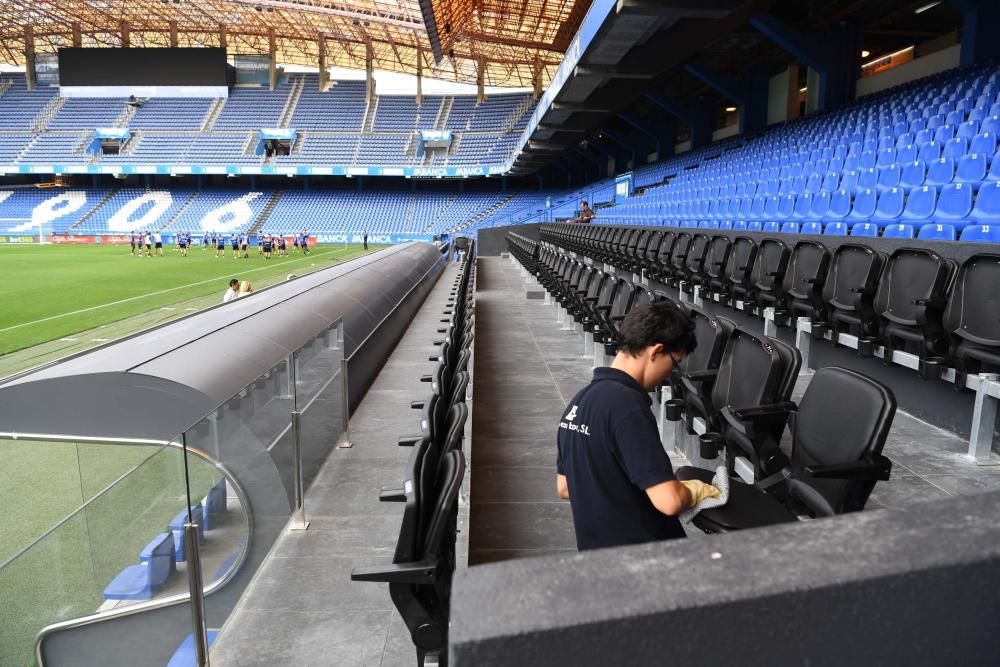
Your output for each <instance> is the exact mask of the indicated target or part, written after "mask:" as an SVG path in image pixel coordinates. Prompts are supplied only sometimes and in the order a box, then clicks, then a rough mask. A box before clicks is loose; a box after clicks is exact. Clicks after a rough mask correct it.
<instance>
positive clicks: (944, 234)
mask: <svg viewBox="0 0 1000 667" xmlns="http://www.w3.org/2000/svg"><path fill="white" fill-rule="evenodd" d="M917 238H918V239H925V240H928V241H954V240H955V228H954V227H953V226H952V225H924V226H923V227H921V228H920V231H919V232H918V233H917Z"/></svg>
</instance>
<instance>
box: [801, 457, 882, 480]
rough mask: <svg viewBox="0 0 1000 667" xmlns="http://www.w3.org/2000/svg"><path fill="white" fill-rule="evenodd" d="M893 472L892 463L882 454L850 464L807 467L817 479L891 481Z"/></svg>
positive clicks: (810, 473) (807, 471)
mask: <svg viewBox="0 0 1000 667" xmlns="http://www.w3.org/2000/svg"><path fill="white" fill-rule="evenodd" d="M891 472H892V461H890V460H889V459H887V458H886V457H884V456H882V455H881V454H880V455H878V456H876V457H875V458H874V459H861V460H860V461H851V462H850V463H835V464H833V465H826V466H806V473H808V474H809V475H812V476H813V477H815V478H816V479H855V480H882V481H885V480H887V479H889V474H890V473H891Z"/></svg>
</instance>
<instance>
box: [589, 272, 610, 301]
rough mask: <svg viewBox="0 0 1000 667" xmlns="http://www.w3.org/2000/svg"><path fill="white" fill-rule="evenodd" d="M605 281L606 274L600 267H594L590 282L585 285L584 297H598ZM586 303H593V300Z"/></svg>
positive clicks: (606, 278)
mask: <svg viewBox="0 0 1000 667" xmlns="http://www.w3.org/2000/svg"><path fill="white" fill-rule="evenodd" d="M607 281H608V274H606V273H604V271H601V270H600V269H594V276H593V277H592V278H591V279H590V284H589V285H587V294H586V297H587V298H588V299H590V298H593V297H600V295H601V291H602V288H603V287H604V284H605V283H606V282H607ZM587 303H595V302H590V301H588V302H587Z"/></svg>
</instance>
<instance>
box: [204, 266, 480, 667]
mask: <svg viewBox="0 0 1000 667" xmlns="http://www.w3.org/2000/svg"><path fill="white" fill-rule="evenodd" d="M457 272H458V268H457V265H452V266H449V267H448V268H447V269H446V270H445V272H444V274H443V275H442V276H441V278H440V279H439V281H438V284H437V285H436V286H435V287H434V289H433V290H432V291H431V293H430V295H429V296H428V297H427V300H426V302H425V303H424V305H423V307H422V308H421V309H420V311H419V312H418V313H417V316H416V317H415V318H414V320H413V322H412V324H411V325H410V327H409V329H408V330H407V332H406V334H405V335H404V336H403V339H402V340H401V341H400V343H399V345H398V346H397V347H396V349H395V351H394V352H393V354H392V356H391V357H390V358H389V360H388V361H387V363H386V365H385V367H384V368H383V369H382V372H381V373H380V374H379V376H378V378H377V379H376V381H375V383H374V384H373V385H372V387H371V389H370V390H369V391H368V393H367V394H366V396H365V398H364V400H363V401H362V402H361V405H360V406H358V409H357V410H356V411H355V413H354V415H353V416H352V418H351V441H352V442H353V444H354V446H353V447H352V448H350V449H336V450H334V451H333V453H332V454H331V455H330V457H329V458H328V459H327V461H326V463H325V464H324V465H323V467H322V469H321V470H320V471H319V473H318V475H317V477H316V479H315V481H314V482H313V484H312V486H311V487H310V489H309V491H308V492H307V494H306V500H305V507H306V515H307V519H308V521H310V526H309V529H308V530H307V531H304V532H285V533H284V534H283V535H282V536H281V538H280V539H279V540H278V542H277V544H275V546H274V549H273V550H272V551H271V553H270V555H269V556H268V558H267V560H266V561H265V563H264V565H263V566H262V568H261V569H260V571H259V572H258V573H257V576H256V579H255V580H254V582H253V583H252V584H251V585H250V587H249V588H248V590H247V593H246V594H245V595H244V597H243V599H242V600H241V601H240V604H239V606H238V607H237V609H236V610H235V611H234V612H233V614H232V615H231V616H230V618H229V620H228V621H227V622H226V625H225V626H224V627H223V631H222V633H221V634H220V636H219V638H218V640H217V641H216V644H215V645H214V646H213V648H212V652H211V660H212V664H213V665H215V666H216V667H218V666H219V665H222V666H223V667H226V666H233V665H239V666H250V665H261V666H263V665H268V666H270V665H278V664H295V665H338V666H343V667H349V666H354V665H358V666H365V667H369V666H370V667H404V666H405V667H411V666H412V665H413V664H415V660H416V653H415V651H414V649H413V646H412V644H411V642H410V637H409V632H408V631H407V630H406V628H405V626H404V625H403V623H402V620H401V619H400V617H399V614H398V613H397V612H396V610H395V608H394V607H393V605H392V600H391V599H390V598H389V591H388V586H387V585H386V584H376V583H355V582H352V581H351V580H350V573H351V570H352V569H353V568H355V567H360V566H365V565H378V564H385V563H390V562H392V554H393V551H394V549H395V546H396V538H397V536H398V533H399V524H400V519H401V517H402V505H401V504H398V503H380V502H379V501H378V493H379V490H380V489H381V487H383V486H395V485H399V484H401V483H402V480H403V470H404V467H405V465H406V462H407V460H408V458H409V455H410V451H411V450H410V449H409V448H405V447H399V446H398V445H397V444H396V440H397V439H398V438H399V437H401V436H404V435H413V434H417V433H419V432H420V423H419V413H418V412H417V411H416V410H413V409H411V408H410V401H412V400H417V399H420V398H423V397H425V396H426V395H427V393H428V391H429V386H430V385H428V384H426V383H423V382H420V377H421V376H422V375H424V374H429V373H430V372H431V371H432V370H433V368H434V366H435V363H434V362H432V361H430V360H429V357H430V356H431V355H432V354H434V352H435V351H436V348H435V347H434V346H433V345H432V341H434V340H438V339H439V338H440V337H441V335H440V334H438V333H437V329H438V328H440V327H441V326H443V325H442V324H441V322H440V320H441V318H442V317H443V315H442V312H443V311H444V310H445V305H444V304H445V302H446V301H447V299H448V293H449V291H450V290H451V289H452V283H453V281H454V279H455V277H456V276H457ZM466 479H467V480H468V476H467V478H466ZM467 525H468V504H467V503H463V506H462V507H460V510H459V531H460V533H459V545H458V550H459V553H462V554H464V553H466V552H467V546H466V545H467V540H466V538H467V534H468V532H467V529H466V526H467Z"/></svg>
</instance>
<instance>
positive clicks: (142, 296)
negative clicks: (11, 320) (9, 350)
mask: <svg viewBox="0 0 1000 667" xmlns="http://www.w3.org/2000/svg"><path fill="white" fill-rule="evenodd" d="M335 252H338V251H337V250H329V251H327V252H321V253H310V254H309V256H308V257H300V258H299V259H293V260H292V261H290V262H282V264H281V265H282V266H288V265H290V264H294V263H295V262H302V261H305V260H308V259H315V258H316V257H322V256H323V255H330V254H333V253H335ZM271 266H275V265H273V264H272V265H269V266H262V267H260V268H258V269H250V270H249V271H241V272H240V273H241V274H244V273H254V272H256V271H263V270H264V269H267V268H270V267H271ZM226 275H228V274H223V275H222V276H220V277H218V278H209V279H208V280H199V281H198V282H196V283H190V284H188V285H180V286H178V287H170V288H168V289H163V290H160V291H158V292H150V293H149V294H140V295H139V296H131V297H129V298H127V299H121V300H119V301H112V302H110V303H102V304H100V305H98V306H91V307H90V308H82V309H80V310H74V311H73V312H71V313H62V314H61V315H53V316H51V317H43V318H42V319H40V320H34V321H33V322H22V323H21V324H15V325H14V326H11V327H5V328H3V329H0V333H3V332H4V331H13V330H14V329H20V328H21V327H30V326H31V325H32V324H41V323H42V322H50V321H52V320H58V319H60V318H63V317H69V316H71V315H79V314H80V313H89V312H91V311H93V310H100V309H101V308H107V307H108V306H117V305H118V304H121V303H128V302H129V301H135V300H136V299H145V298H146V297H150V296H156V295H158V294H166V293H167V292H175V291H177V290H179V289H187V288H188V287H197V286H198V285H204V284H205V283H214V282H215V281H216V280H221V279H222V278H224V277H225V276H226Z"/></svg>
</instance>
